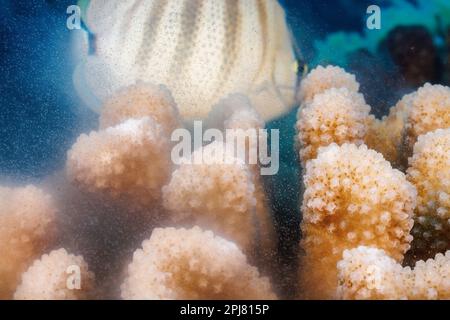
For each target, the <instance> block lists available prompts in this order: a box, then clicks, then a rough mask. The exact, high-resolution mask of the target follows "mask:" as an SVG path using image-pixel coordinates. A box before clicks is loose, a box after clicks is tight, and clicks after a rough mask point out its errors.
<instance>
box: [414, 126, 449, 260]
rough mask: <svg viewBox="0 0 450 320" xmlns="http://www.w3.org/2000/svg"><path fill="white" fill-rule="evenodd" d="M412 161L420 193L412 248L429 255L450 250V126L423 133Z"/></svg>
mask: <svg viewBox="0 0 450 320" xmlns="http://www.w3.org/2000/svg"><path fill="white" fill-rule="evenodd" d="M409 164H410V167H409V168H408V171H407V178H408V180H409V181H410V182H411V183H412V184H414V185H415V186H416V188H417V192H418V196H417V207H416V210H415V212H414V220H415V224H414V229H413V232H412V234H413V236H414V241H413V243H412V245H413V248H412V249H413V253H414V254H415V255H416V256H419V257H421V258H428V257H432V256H434V255H435V254H436V253H438V252H444V251H445V250H449V249H450V128H448V129H438V130H436V131H433V132H429V133H427V134H425V135H422V136H419V138H418V141H417V143H416V144H415V145H414V154H413V156H412V157H411V158H410V159H409Z"/></svg>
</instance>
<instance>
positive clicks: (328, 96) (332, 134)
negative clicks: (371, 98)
mask: <svg viewBox="0 0 450 320" xmlns="http://www.w3.org/2000/svg"><path fill="white" fill-rule="evenodd" d="M369 112H370V107H369V106H368V105H367V104H366V102H365V100H364V97H363V95H362V94H360V93H357V92H354V91H350V90H348V89H347V88H340V89H335V88H331V89H328V90H326V91H324V92H323V93H319V94H316V95H315V96H314V98H313V99H312V100H311V101H310V102H307V103H305V104H304V105H302V107H301V108H300V109H299V112H298V115H297V124H296V127H297V131H298V142H299V143H300V146H301V149H300V159H301V161H302V164H303V166H305V163H306V161H308V160H310V159H314V158H315V157H316V156H317V150H318V149H319V147H324V146H327V145H329V144H330V143H332V142H334V143H336V144H343V143H346V142H347V143H354V144H357V145H360V144H362V143H363V142H364V137H365V134H366V131H367V123H368V121H369Z"/></svg>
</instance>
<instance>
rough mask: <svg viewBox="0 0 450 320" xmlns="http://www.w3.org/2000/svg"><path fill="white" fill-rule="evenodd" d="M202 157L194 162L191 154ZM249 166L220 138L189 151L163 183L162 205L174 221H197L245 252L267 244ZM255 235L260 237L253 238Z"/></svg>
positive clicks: (264, 222) (264, 220) (269, 239)
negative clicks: (264, 243)
mask: <svg viewBox="0 0 450 320" xmlns="http://www.w3.org/2000/svg"><path fill="white" fill-rule="evenodd" d="M199 157H202V158H203V162H202V163H199V164H196V163H195V161H194V159H198V158H199ZM257 183H258V180H257V177H256V176H255V174H254V171H253V170H251V169H250V167H249V166H248V165H246V164H245V161H244V160H243V159H240V158H237V157H235V156H234V152H232V150H230V149H229V148H227V147H226V144H225V143H223V142H218V141H216V142H213V143H211V144H209V145H208V146H206V147H203V148H200V149H199V150H196V151H194V153H193V154H192V156H191V158H190V159H187V160H186V162H185V163H183V164H181V165H180V166H179V167H178V168H177V169H176V170H175V171H174V172H173V173H172V178H171V180H170V182H169V183H168V184H167V185H166V186H165V187H164V188H163V204H164V207H165V208H166V209H167V210H168V211H169V212H170V215H171V217H172V219H173V220H174V221H175V222H178V223H181V222H183V223H189V224H194V225H200V226H201V227H205V228H208V229H211V230H213V231H214V232H216V233H218V234H220V235H221V236H224V237H226V238H229V239H232V240H233V241H236V243H238V245H239V246H240V248H241V249H242V250H244V251H245V252H246V253H248V254H254V252H253V251H254V248H255V246H256V245H257V244H258V242H260V241H262V242H270V243H273V241H274V239H273V237H272V236H271V235H270V231H269V230H267V229H264V228H258V226H259V225H260V224H261V225H263V226H266V227H267V228H269V226H270V224H269V223H268V222H267V219H268V218H267V216H266V215H267V214H268V213H267V212H266V211H264V212H261V211H262V210H266V209H265V207H264V205H263V201H264V199H263V197H262V194H261V193H259V192H258V191H259V188H260V187H259V186H257ZM258 239H260V240H259V241H258Z"/></svg>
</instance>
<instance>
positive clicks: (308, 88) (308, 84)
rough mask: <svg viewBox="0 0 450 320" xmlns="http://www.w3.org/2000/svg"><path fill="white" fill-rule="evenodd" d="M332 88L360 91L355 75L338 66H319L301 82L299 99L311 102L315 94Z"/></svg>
mask: <svg viewBox="0 0 450 320" xmlns="http://www.w3.org/2000/svg"><path fill="white" fill-rule="evenodd" d="M331 88H336V89H338V88H347V89H348V90H349V91H352V92H358V91H359V83H358V81H356V78H355V76H354V75H352V74H350V73H347V72H346V71H345V70H344V69H342V68H339V67H336V66H331V65H330V66H326V67H322V66H318V67H317V68H315V69H314V70H312V71H311V72H310V73H309V74H308V75H307V76H306V78H304V79H303V80H302V82H301V84H300V89H299V92H298V97H297V99H298V100H299V101H301V102H303V103H307V102H310V101H311V100H312V99H313V98H314V96H315V95H317V94H319V93H322V92H324V91H326V90H328V89H331Z"/></svg>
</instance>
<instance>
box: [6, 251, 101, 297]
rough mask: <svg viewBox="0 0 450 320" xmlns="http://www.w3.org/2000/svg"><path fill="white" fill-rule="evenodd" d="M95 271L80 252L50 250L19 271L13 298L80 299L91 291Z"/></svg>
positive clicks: (88, 295) (90, 293) (87, 295)
mask: <svg viewBox="0 0 450 320" xmlns="http://www.w3.org/2000/svg"><path fill="white" fill-rule="evenodd" d="M93 282H94V275H93V274H92V272H90V271H89V268H88V265H87V263H86V262H85V261H84V259H83V257H82V256H75V255H73V254H69V253H68V252H67V251H66V250H65V249H59V250H53V251H52V252H50V253H49V254H45V255H43V256H42V257H41V258H40V259H38V260H36V261H34V262H33V264H32V265H31V266H30V268H29V269H28V270H27V271H26V272H25V273H24V274H23V275H22V282H21V283H20V285H19V286H18V287H17V289H16V292H15V293H14V299H15V300H80V299H87V298H89V297H90V296H91V295H92V290H93V287H94V283H93Z"/></svg>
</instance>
